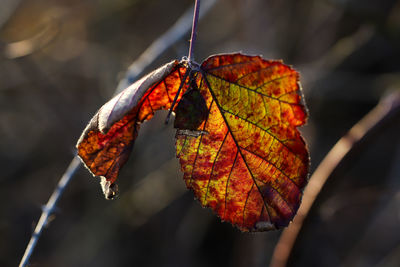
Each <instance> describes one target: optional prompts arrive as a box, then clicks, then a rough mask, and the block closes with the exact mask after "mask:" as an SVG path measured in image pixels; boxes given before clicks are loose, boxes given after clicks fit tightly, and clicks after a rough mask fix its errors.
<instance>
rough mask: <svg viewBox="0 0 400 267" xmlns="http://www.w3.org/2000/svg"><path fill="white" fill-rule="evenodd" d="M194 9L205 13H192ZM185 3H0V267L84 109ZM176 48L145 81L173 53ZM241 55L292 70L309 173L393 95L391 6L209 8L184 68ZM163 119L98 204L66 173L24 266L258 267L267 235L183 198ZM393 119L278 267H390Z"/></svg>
mask: <svg viewBox="0 0 400 267" xmlns="http://www.w3.org/2000/svg"><path fill="white" fill-rule="evenodd" d="M203 1H204V2H205V1H207V0H203ZM192 4H193V1H191V0H174V1H172V0H147V1H145V0H108V1H107V0H102V1H101V0H85V1H82V0H57V1H55V0H1V1H0V169H1V175H0V203H1V204H0V214H1V216H0V266H16V265H17V264H18V262H19V260H20V258H21V257H22V255H23V252H24V249H25V247H26V245H27V243H28V241H29V238H30V237H31V234H32V231H33V229H34V226H35V223H36V222H37V221H38V219H39V216H40V213H41V207H42V205H44V204H45V203H46V202H47V200H48V198H49V196H50V194H51V192H52V191H53V190H54V188H55V186H56V184H57V182H58V180H59V179H60V177H61V175H62V174H63V172H64V171H65V169H66V168H67V166H68V164H69V162H70V161H71V159H72V158H73V155H74V153H75V148H74V147H75V143H76V141H77V139H78V137H79V136H80V133H81V131H82V130H83V128H84V127H85V125H86V123H87V122H88V121H89V119H90V118H91V116H92V115H93V114H94V113H95V112H96V110H97V109H98V108H99V107H100V106H101V105H102V104H103V103H104V102H106V101H107V100H108V99H109V98H110V97H111V96H112V95H113V92H114V90H115V88H116V86H117V84H118V81H119V80H120V79H121V78H122V77H123V74H124V71H125V70H126V68H127V67H128V66H129V65H130V64H131V63H132V62H133V61H134V60H135V59H136V58H137V57H138V56H139V55H140V54H141V53H142V52H143V51H144V50H145V49H146V48H147V47H148V46H149V45H150V44H151V43H152V42H153V41H154V40H155V39H156V38H158V37H159V36H160V35H161V34H162V33H163V32H165V31H166V30H167V29H168V28H170V27H171V25H172V24H173V23H175V21H176V20H177V19H178V18H179V17H180V16H181V14H183V13H184V12H185V11H186V10H187V9H188V8H189V7H190V6H191V5H192ZM188 39H189V34H186V35H185V37H184V38H182V39H181V40H179V41H178V42H177V43H176V44H175V45H173V46H172V47H170V48H169V49H168V50H167V51H166V52H165V53H164V54H163V55H162V56H160V57H159V58H158V59H157V60H156V61H155V62H154V63H153V64H152V65H151V66H149V67H148V68H147V69H146V70H145V71H146V72H147V71H150V70H151V69H154V68H156V67H158V66H160V65H162V64H164V63H166V62H168V61H170V60H171V59H174V58H178V59H179V58H181V57H182V56H184V55H186V54H187V49H188ZM235 51H242V52H245V53H250V54H262V55H263V56H264V57H266V58H271V59H283V60H284V62H285V63H287V64H290V65H293V66H294V67H295V68H296V69H297V70H299V71H300V73H301V75H302V78H301V81H302V85H303V88H304V94H305V98H306V102H307V104H308V108H309V115H310V117H309V121H308V125H306V126H304V127H302V129H301V130H302V132H303V134H304V136H305V138H306V140H307V143H308V145H309V147H310V151H311V159H312V160H311V162H312V164H311V170H312V171H313V170H314V169H315V168H316V167H317V166H318V164H319V162H320V161H321V160H322V158H323V157H324V156H325V155H326V153H327V152H328V151H329V150H330V148H331V147H332V146H333V145H334V144H335V142H336V141H337V140H339V139H340V137H341V136H343V135H344V134H345V133H346V132H347V131H348V130H349V129H350V127H351V126H352V125H354V124H355V123H356V122H357V121H358V120H360V119H361V118H362V117H363V116H364V115H365V114H366V113H367V112H368V111H369V110H371V109H372V108H373V107H374V106H375V105H376V104H377V103H378V101H379V100H380V99H381V98H382V97H383V96H384V95H387V94H389V93H390V92H392V91H396V90H397V91H399V89H400V63H399V62H400V1H398V0H379V1H378V0H375V1H372V0H220V1H218V3H217V4H216V5H215V6H214V7H213V8H212V10H210V11H209V12H208V13H207V15H206V16H204V18H203V19H202V20H201V22H200V24H199V31H198V41H197V43H196V47H195V58H196V59H197V61H202V60H203V59H205V58H206V57H207V56H208V55H211V54H214V53H222V52H235ZM165 115H166V114H165V112H164V113H163V112H159V113H158V114H157V115H156V116H155V118H154V119H153V120H152V121H151V122H148V123H146V124H145V125H144V126H143V127H142V129H141V131H140V134H139V138H138V139H137V141H136V144H135V147H134V150H133V153H132V155H131V157H130V160H129V162H128V164H127V165H126V167H124V169H123V170H122V173H121V174H120V178H119V187H120V196H119V198H118V199H117V200H114V201H106V200H105V199H104V197H103V195H102V192H101V189H100V186H99V183H98V179H96V178H93V177H92V176H91V175H90V174H89V172H88V171H86V170H85V169H83V168H81V169H80V170H79V171H78V173H77V174H76V176H75V177H74V179H73V180H72V181H71V183H70V184H69V185H68V187H67V188H66V191H65V194H64V195H63V197H62V199H61V200H60V202H59V204H58V206H57V210H56V212H55V214H54V216H53V219H54V220H52V221H51V222H50V224H49V225H48V228H46V229H45V231H44V233H43V236H42V237H41V239H40V240H39V243H38V246H37V248H36V250H35V252H34V254H33V257H32V259H31V266H235V267H242V266H243V267H250V266H268V265H269V262H270V260H271V255H272V252H273V249H274V247H275V245H276V243H277V241H278V238H279V236H280V234H281V231H275V232H267V233H257V234H249V233H241V232H240V231H239V230H237V229H235V228H233V227H232V226H231V225H229V224H227V223H221V222H220V220H219V219H218V218H217V217H216V216H214V215H213V214H212V212H211V211H210V210H209V209H203V208H201V206H200V204H199V203H198V202H197V201H194V200H193V194H192V192H190V191H188V190H187V189H186V188H185V185H184V182H183V180H182V174H181V173H180V172H179V166H178V162H177V159H176V158H175V155H174V130H173V127H172V125H171V124H170V125H168V126H165V125H164V124H163V120H164V118H165ZM399 137H400V121H399V119H398V118H397V119H393V120H391V122H390V123H388V124H387V125H386V126H385V127H384V128H382V129H381V130H380V131H379V132H377V133H376V135H375V136H374V138H372V139H370V140H369V141H368V142H366V143H364V144H363V145H362V146H361V147H360V148H359V149H358V150H359V151H358V153H355V154H354V155H353V156H352V157H349V158H348V159H346V164H344V166H342V168H341V171H340V172H338V173H336V174H335V175H334V176H333V177H331V178H330V180H329V181H328V183H327V184H326V186H325V187H324V189H323V190H322V192H321V194H320V196H319V197H318V199H317V201H316V203H315V205H314V207H313V209H312V210H311V213H310V215H309V217H308V218H307V220H306V221H305V225H304V227H303V229H302V231H301V232H300V235H299V239H298V241H297V242H296V244H295V247H294V251H293V254H292V256H291V258H290V260H289V265H290V266H400V226H399V225H400V138H399Z"/></svg>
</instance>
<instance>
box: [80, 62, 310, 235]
mask: <svg viewBox="0 0 400 267" xmlns="http://www.w3.org/2000/svg"><path fill="white" fill-rule="evenodd" d="M180 89H181V90H180ZM178 92H179V93H178ZM174 99H175V100H176V102H177V105H175V106H173V103H174ZM301 101H302V100H301V89H300V84H299V74H298V73H297V72H296V71H295V70H293V69H292V68H291V67H289V66H287V65H284V64H283V63H282V62H281V61H268V60H264V59H262V58H261V57H259V56H246V55H242V54H226V55H217V56H212V57H210V58H208V59H207V60H205V61H204V62H203V63H202V64H201V65H197V64H196V63H195V62H187V61H186V60H182V61H181V62H179V63H178V62H177V61H172V62H170V63H168V64H166V65H164V66H163V67H161V68H159V69H157V70H155V71H153V72H152V73H150V74H149V75H147V76H146V77H144V78H142V79H141V80H139V81H138V82H136V83H135V84H133V85H132V86H130V87H128V88H127V89H125V90H124V91H123V92H122V93H120V94H119V95H117V96H115V97H114V98H113V99H111V100H110V101H109V102H107V103H106V104H105V105H104V106H103V107H101V108H100V109H99V111H98V112H97V113H96V115H95V116H94V117H93V119H92V120H91V122H90V123H89V124H88V126H87V127H86V129H85V130H84V132H83V134H82V136H81V138H80V139H79V141H78V144H77V148H78V155H79V156H80V158H81V159H82V161H83V162H84V163H85V165H86V167H87V168H88V169H89V170H90V171H91V172H92V174H93V175H96V176H100V177H102V186H103V191H104V193H105V195H106V197H107V198H112V197H113V196H115V194H116V186H115V180H116V179H117V176H118V173H119V171H120V169H121V168H122V166H123V165H124V164H125V162H126V161H127V159H128V157H129V154H130V152H131V150H132V146H133V143H134V141H135V139H136V137H137V134H138V130H139V126H140V124H141V123H142V122H143V121H145V120H148V119H150V118H151V117H152V116H153V115H154V112H155V111H156V110H159V109H172V110H173V111H175V112H176V118H175V121H174V127H175V128H177V134H176V150H177V157H178V158H179V161H180V164H181V169H182V171H183V173H184V180H185V183H186V185H187V187H188V188H190V189H192V190H193V191H194V194H195V196H196V198H197V199H198V200H199V201H200V203H201V204H202V205H203V206H206V207H211V209H212V210H213V211H214V212H216V213H217V214H218V216H219V217H220V218H221V219H222V220H224V221H228V222H230V223H232V224H233V225H235V226H237V227H238V228H239V229H241V230H243V231H265V230H271V229H277V228H281V227H283V226H287V225H288V224H289V222H290V221H291V220H292V219H293V217H294V215H295V214H296V212H297V209H298V207H299V205H300V201H301V197H302V191H303V189H304V187H305V185H306V183H307V175H308V166H309V156H308V151H307V148H306V145H305V142H304V140H303V138H302V137H301V135H300V132H299V131H298V129H297V127H298V126H301V125H303V124H304V123H305V122H306V111H305V107H304V105H303V104H302V102H301Z"/></svg>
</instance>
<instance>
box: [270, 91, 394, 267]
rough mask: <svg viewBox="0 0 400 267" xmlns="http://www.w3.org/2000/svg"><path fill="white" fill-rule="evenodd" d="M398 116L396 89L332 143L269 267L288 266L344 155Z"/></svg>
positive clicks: (305, 191) (281, 238) (279, 242)
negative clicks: (315, 208)
mask: <svg viewBox="0 0 400 267" xmlns="http://www.w3.org/2000/svg"><path fill="white" fill-rule="evenodd" d="M399 115H400V93H399V92H397V93H393V94H392V95H389V96H387V97H385V98H384V99H383V100H382V101H381V102H380V103H379V104H378V105H377V106H376V107H375V108H374V109H372V110H371V111H370V112H369V113H368V114H367V115H366V116H365V117H364V118H362V119H361V120H360V121H359V122H358V123H356V124H355V125H354V126H353V127H352V128H351V129H350V131H349V132H348V133H347V134H346V135H345V136H343V137H342V138H341V139H340V140H339V141H338V142H337V143H336V144H335V145H334V146H333V148H332V149H331V150H330V151H329V153H328V154H327V155H326V156H325V158H324V159H323V160H322V162H321V163H320V164H319V166H318V167H317V169H316V170H315V171H314V174H313V175H312V176H311V178H310V181H309V183H308V185H307V187H306V189H305V190H304V196H303V200H302V203H301V205H300V208H299V210H298V212H297V215H296V217H295V218H294V220H293V222H292V223H291V224H290V225H289V227H288V228H286V229H285V230H284V231H283V232H282V235H281V236H280V239H279V241H278V243H277V245H276V246H275V249H274V253H273V255H272V259H271V264H270V267H283V266H286V265H287V262H288V259H289V256H290V254H291V251H292V249H293V246H294V243H295V242H296V239H297V236H298V234H299V232H300V230H301V228H302V226H303V223H304V220H305V219H306V217H307V215H308V213H309V211H310V209H311V207H312V205H313V203H314V202H315V200H316V198H317V196H318V194H319V193H320V191H321V189H322V187H323V186H324V184H325V182H326V181H327V180H328V178H329V177H331V176H332V174H334V173H335V172H336V171H337V170H338V168H339V166H340V164H341V163H342V162H343V160H344V159H345V156H347V155H349V153H351V152H352V151H355V150H356V148H357V147H359V145H360V144H361V143H362V142H365V141H366V140H367V139H368V138H370V137H372V136H373V134H374V133H376V132H377V131H378V130H379V129H382V128H383V127H384V126H385V125H387V122H389V121H391V120H393V119H394V118H398V116H399Z"/></svg>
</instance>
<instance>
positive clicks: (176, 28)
mask: <svg viewBox="0 0 400 267" xmlns="http://www.w3.org/2000/svg"><path fill="white" fill-rule="evenodd" d="M216 3H217V0H207V1H203V5H202V8H201V12H200V15H199V19H202V18H203V16H204V15H205V14H207V13H208V11H210V10H211V8H212V7H213V6H214V5H215V4H216ZM192 17H193V7H191V8H189V9H188V10H187V11H186V12H185V13H184V14H183V15H182V16H181V17H180V18H179V19H178V20H177V21H176V22H175V24H174V25H172V27H171V28H170V29H169V30H168V31H166V32H165V33H164V34H163V35H161V36H160V37H159V38H158V39H157V40H156V41H154V42H153V43H152V44H151V45H150V46H149V47H148V48H147V49H146V50H145V51H144V52H143V53H142V54H141V55H140V56H139V57H138V59H137V60H135V62H133V63H132V64H131V65H130V66H129V68H128V71H127V72H126V74H125V77H124V78H122V79H121V80H120V82H119V84H118V88H117V90H116V92H115V94H118V93H119V92H121V91H122V90H124V89H125V88H126V87H128V86H129V85H131V84H132V83H133V82H134V81H136V80H137V78H138V77H139V76H141V75H142V72H143V71H144V70H145V69H146V67H147V66H149V65H150V64H151V63H152V62H154V61H155V60H156V59H157V58H158V57H159V56H160V55H161V54H162V53H164V52H165V51H166V50H167V49H168V48H170V47H171V46H172V45H174V44H175V43H176V42H177V41H178V40H180V39H182V37H183V36H184V35H185V34H186V33H188V32H189V30H190V29H191V26H192V24H191V21H192Z"/></svg>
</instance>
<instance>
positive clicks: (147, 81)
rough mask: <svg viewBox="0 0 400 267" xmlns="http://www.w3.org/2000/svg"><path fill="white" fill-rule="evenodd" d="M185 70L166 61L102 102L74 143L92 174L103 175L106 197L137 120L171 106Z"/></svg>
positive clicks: (128, 148)
mask: <svg viewBox="0 0 400 267" xmlns="http://www.w3.org/2000/svg"><path fill="white" fill-rule="evenodd" d="M185 72H186V68H185V67H184V66H183V65H182V64H180V63H178V61H176V60H175V61H172V62H170V63H168V64H165V65H164V66H162V67H160V68H158V69H156V70H155V71H153V72H151V73H150V74H148V75H147V76H145V77H143V78H142V79H140V80H138V81H137V82H135V83H134V84H132V85H131V86H129V87H128V88H127V89H125V90H124V91H122V92H121V93H120V94H118V95H116V96H115V97H114V98H112V99H111V100H110V101H108V102H107V103H106V104H104V105H103V106H102V107H101V108H100V109H99V110H98V111H97V113H96V114H95V115H94V117H93V118H92V120H91V121H90V122H89V124H88V125H87V126H86V129H85V130H84V131H83V133H82V135H81V137H80V138H79V140H78V143H77V148H78V155H79V157H80V158H81V159H82V161H83V162H84V164H85V166H86V167H87V168H88V169H89V170H90V172H91V173H92V174H93V175H95V176H101V177H103V178H102V179H103V180H102V183H101V184H102V187H103V191H104V193H105V195H106V197H107V198H112V197H114V196H115V195H116V192H115V191H116V186H115V185H114V182H115V180H116V179H117V176H118V173H119V171H120V169H121V167H122V166H123V165H124V164H125V162H126V161H127V160H128V157H129V155H130V153H131V150H132V146H133V143H134V141H135V139H136V137H137V134H138V131H139V127H140V123H142V122H143V121H145V120H149V119H151V118H152V117H153V115H154V112H155V111H156V110H159V109H169V108H170V107H171V103H172V101H173V99H174V97H175V95H176V93H177V92H178V88H179V85H180V84H181V83H182V79H183V78H182V77H183V76H184V74H185ZM185 90H186V87H183V88H182V90H181V93H180V95H179V96H178V98H177V99H178V101H179V99H180V98H181V96H182V94H183V92H184V91H185Z"/></svg>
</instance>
